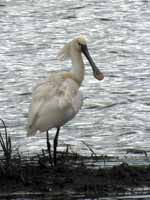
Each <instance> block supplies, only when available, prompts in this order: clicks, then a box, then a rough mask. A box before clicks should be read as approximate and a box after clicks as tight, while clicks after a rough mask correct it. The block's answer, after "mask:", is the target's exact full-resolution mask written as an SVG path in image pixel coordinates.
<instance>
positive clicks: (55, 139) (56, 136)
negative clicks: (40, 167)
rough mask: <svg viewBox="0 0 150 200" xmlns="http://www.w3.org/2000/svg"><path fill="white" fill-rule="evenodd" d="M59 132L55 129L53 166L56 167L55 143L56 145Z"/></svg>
mask: <svg viewBox="0 0 150 200" xmlns="http://www.w3.org/2000/svg"><path fill="white" fill-rule="evenodd" d="M59 131H60V128H57V131H56V135H55V138H54V165H56V163H57V158H56V154H57V143H58V135H59Z"/></svg>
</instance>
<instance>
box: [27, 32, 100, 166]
mask: <svg viewBox="0 0 150 200" xmlns="http://www.w3.org/2000/svg"><path fill="white" fill-rule="evenodd" d="M82 55H84V56H85V57H86V58H87V60H88V61H89V64H90V65H91V67H92V71H93V75H94V77H95V78H96V79H97V80H99V81H100V80H103V78H104V75H103V73H102V72H101V71H100V70H99V69H98V68H97V66H96V64H95V62H94V61H93V59H92V57H91V56H90V53H89V50H88V46H87V40H86V38H85V36H83V35H80V36H78V37H76V38H73V39H72V40H71V41H69V42H67V43H66V44H65V45H64V46H63V48H62V49H61V50H60V51H59V53H58V56H57V57H58V59H60V60H65V59H71V61H72V67H71V69H70V70H69V71H52V72H50V73H49V74H48V76H47V78H46V80H44V81H43V82H41V83H39V84H38V85H37V86H35V88H34V89H33V92H32V100H31V103H30V106H29V114H28V122H27V136H34V135H35V134H36V133H37V131H40V132H46V133H47V146H48V144H49V142H48V140H49V130H50V129H52V128H56V135H55V137H54V142H53V162H54V165H56V164H57V143H58V136H59V132H60V128H61V127H62V126H63V125H64V124H65V123H67V122H68V121H70V120H71V119H73V118H74V117H75V115H76V114H77V113H78V112H79V110H80V108H81V106H82V103H83V97H82V94H81V92H80V90H79V89H80V86H81V84H82V81H83V79H84V72H85V65H84V61H83V56H82Z"/></svg>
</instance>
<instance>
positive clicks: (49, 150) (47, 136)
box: [46, 131, 53, 166]
mask: <svg viewBox="0 0 150 200" xmlns="http://www.w3.org/2000/svg"><path fill="white" fill-rule="evenodd" d="M46 138H47V151H48V156H49V162H50V164H51V166H52V165H53V162H52V155H51V144H50V141H49V133H48V131H47V132H46Z"/></svg>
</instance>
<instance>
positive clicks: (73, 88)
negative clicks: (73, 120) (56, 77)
mask: <svg viewBox="0 0 150 200" xmlns="http://www.w3.org/2000/svg"><path fill="white" fill-rule="evenodd" d="M76 100H79V103H80V104H81V102H80V100H81V96H80V93H79V86H78V85H77V83H76V82H75V81H74V80H72V79H66V80H65V81H64V82H63V84H62V85H61V87H60V88H59V99H58V102H59V103H58V106H59V108H60V109H64V108H67V107H68V108H69V107H70V108H72V109H73V110H74V112H77V111H78V106H76V105H77V103H78V102H77V101H76Z"/></svg>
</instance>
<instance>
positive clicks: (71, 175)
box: [0, 153, 150, 196]
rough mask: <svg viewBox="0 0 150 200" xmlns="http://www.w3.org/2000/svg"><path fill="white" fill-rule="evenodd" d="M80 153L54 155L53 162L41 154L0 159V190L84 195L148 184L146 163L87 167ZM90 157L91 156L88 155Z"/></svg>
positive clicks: (148, 169) (149, 173)
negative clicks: (65, 192)
mask: <svg viewBox="0 0 150 200" xmlns="http://www.w3.org/2000/svg"><path fill="white" fill-rule="evenodd" d="M81 158H82V157H81V156H77V155H75V154H73V155H69V156H68V155H65V156H64V154H63V153H62V154H60V155H59V156H58V161H57V162H58V163H57V165H56V166H53V165H52V164H51V162H49V157H48V156H47V155H45V154H43V155H38V156H36V158H35V157H34V158H29V159H25V158H20V157H17V158H12V159H11V160H10V161H9V162H6V160H5V159H1V160H0V193H1V194H3V193H12V192H18V191H27V192H50V191H68V190H69V191H76V192H81V193H84V194H87V195H91V194H95V195H98V194H101V196H103V195H104V196H106V195H108V194H109V193H118V192H119V193H120V192H122V193H123V192H127V191H129V188H130V189H134V188H136V187H144V186H147V187H150V166H129V165H128V164H126V163H122V164H121V165H119V166H114V167H111V168H95V167H89V166H87V165H86V163H85V162H84V159H86V160H87V159H88V158H82V159H81ZM89 159H91V158H89Z"/></svg>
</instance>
